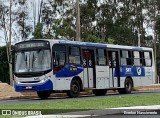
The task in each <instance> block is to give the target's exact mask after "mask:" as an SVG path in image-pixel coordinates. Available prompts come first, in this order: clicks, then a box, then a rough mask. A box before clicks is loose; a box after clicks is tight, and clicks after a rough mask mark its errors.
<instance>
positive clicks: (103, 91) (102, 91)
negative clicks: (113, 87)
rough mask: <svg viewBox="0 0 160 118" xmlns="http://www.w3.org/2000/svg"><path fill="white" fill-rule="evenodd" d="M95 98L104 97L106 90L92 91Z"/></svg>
mask: <svg viewBox="0 0 160 118" xmlns="http://www.w3.org/2000/svg"><path fill="white" fill-rule="evenodd" d="M92 92H93V94H95V96H102V95H106V92H107V90H106V89H100V90H93V91H92Z"/></svg>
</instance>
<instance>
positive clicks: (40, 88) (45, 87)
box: [14, 79, 53, 92]
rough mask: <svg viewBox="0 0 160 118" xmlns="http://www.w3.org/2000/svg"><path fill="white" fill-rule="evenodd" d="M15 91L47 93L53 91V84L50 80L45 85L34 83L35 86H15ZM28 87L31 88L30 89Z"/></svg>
mask: <svg viewBox="0 0 160 118" xmlns="http://www.w3.org/2000/svg"><path fill="white" fill-rule="evenodd" d="M14 87H15V91H17V92H31V91H45V90H53V83H52V81H51V80H49V79H48V81H46V82H45V83H34V84H16V83H15V84H14ZM27 87H31V88H30V89H29V88H28V89H27Z"/></svg>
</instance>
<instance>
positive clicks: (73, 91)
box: [67, 80, 80, 98]
mask: <svg viewBox="0 0 160 118" xmlns="http://www.w3.org/2000/svg"><path fill="white" fill-rule="evenodd" d="M79 93H80V85H79V82H78V81H77V80H72V81H71V86H70V90H69V91H67V95H68V97H70V98H76V97H78V96H79Z"/></svg>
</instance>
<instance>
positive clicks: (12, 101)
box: [0, 91, 160, 105]
mask: <svg viewBox="0 0 160 118" xmlns="http://www.w3.org/2000/svg"><path fill="white" fill-rule="evenodd" d="M159 93H160V91H154V92H153V91H152V92H147V91H145V92H142V91H141V92H132V93H131V94H109V95H105V96H81V97H78V98H64V97H63V98H62V97H61V98H60V97H59V98H49V99H46V100H41V99H38V98H37V99H18V100H0V105H2V104H28V103H38V102H50V101H51V102H57V101H62V100H63V101H69V100H79V99H94V98H106V97H113V96H117V97H119V96H127V95H130V96H135V95H138V96H141V95H149V94H159Z"/></svg>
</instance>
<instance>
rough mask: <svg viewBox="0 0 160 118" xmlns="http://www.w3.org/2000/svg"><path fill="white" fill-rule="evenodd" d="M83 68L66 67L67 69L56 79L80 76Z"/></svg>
mask: <svg viewBox="0 0 160 118" xmlns="http://www.w3.org/2000/svg"><path fill="white" fill-rule="evenodd" d="M83 70H84V69H83V66H82V65H80V64H78V65H75V66H74V65H65V67H64V68H63V69H62V70H60V71H59V72H57V73H56V74H55V76H56V77H72V76H76V75H78V74H80V73H81V72H82V71H83Z"/></svg>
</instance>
